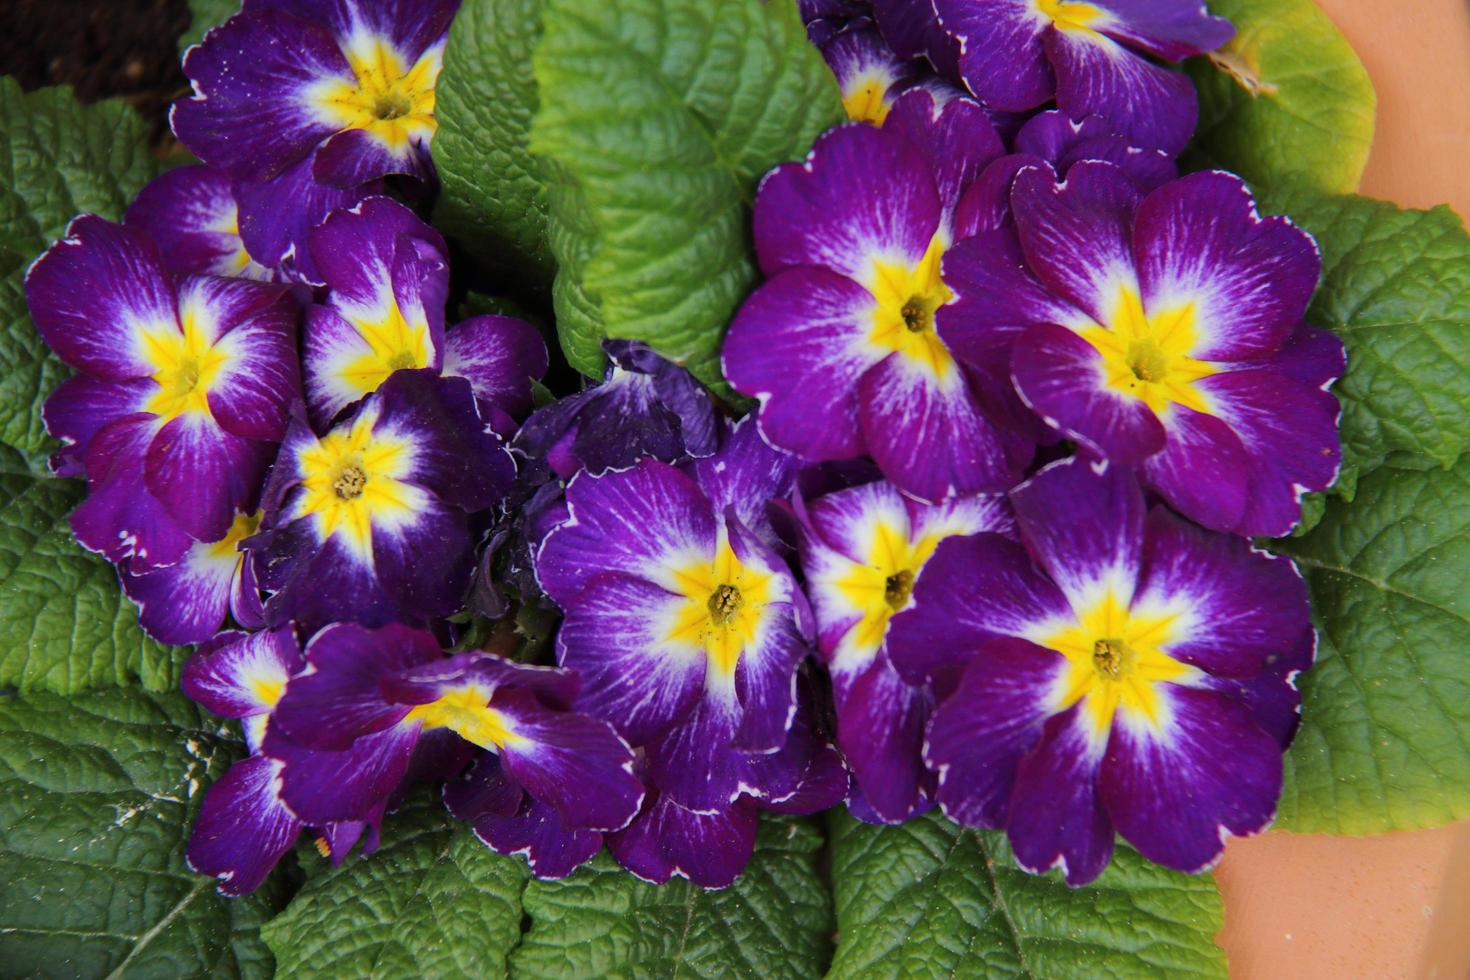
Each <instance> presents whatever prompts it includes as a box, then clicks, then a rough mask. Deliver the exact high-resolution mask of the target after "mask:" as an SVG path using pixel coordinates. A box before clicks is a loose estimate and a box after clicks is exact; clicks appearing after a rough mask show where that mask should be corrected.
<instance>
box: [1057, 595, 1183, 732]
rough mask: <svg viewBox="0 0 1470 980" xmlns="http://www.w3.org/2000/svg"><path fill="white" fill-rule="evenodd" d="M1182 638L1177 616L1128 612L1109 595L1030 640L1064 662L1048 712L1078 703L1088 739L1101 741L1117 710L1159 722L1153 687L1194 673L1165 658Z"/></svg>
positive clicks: (1159, 713)
mask: <svg viewBox="0 0 1470 980" xmlns="http://www.w3.org/2000/svg"><path fill="white" fill-rule="evenodd" d="M1183 634H1184V628H1183V623H1182V622H1181V616H1180V614H1179V613H1178V612H1171V611H1139V610H1136V609H1129V608H1128V607H1126V606H1124V605H1123V604H1122V603H1121V602H1119V601H1118V598H1117V596H1116V595H1115V594H1114V593H1113V592H1112V591H1111V590H1109V591H1108V592H1107V594H1106V595H1104V596H1103V598H1102V599H1100V600H1098V601H1096V602H1094V603H1092V604H1091V605H1090V606H1089V607H1087V608H1086V609H1084V610H1083V611H1082V612H1081V613H1079V614H1077V616H1076V619H1075V621H1074V622H1072V623H1070V624H1067V625H1065V626H1061V627H1059V628H1055V629H1052V630H1050V631H1046V632H1043V633H1042V634H1041V635H1038V636H1033V637H1030V639H1032V640H1033V641H1034V642H1036V643H1037V644H1039V645H1041V646H1044V647H1048V648H1049V649H1052V650H1055V651H1056V652H1057V653H1060V654H1061V655H1062V656H1063V657H1066V658H1067V669H1066V671H1065V672H1064V673H1063V675H1062V677H1061V679H1060V681H1059V682H1058V684H1057V687H1056V689H1055V690H1054V691H1053V697H1054V701H1053V705H1052V710H1054V711H1058V712H1060V711H1065V710H1066V709H1068V708H1070V707H1071V706H1072V705H1074V704H1076V703H1077V702H1078V701H1082V702H1084V703H1083V711H1084V713H1085V715H1086V717H1087V718H1088V720H1089V721H1090V723H1091V727H1092V730H1093V733H1094V734H1095V735H1096V736H1097V737H1098V738H1102V737H1103V736H1105V735H1106V734H1107V732H1108V731H1109V729H1110V728H1111V727H1112V723H1113V716H1114V715H1115V714H1116V713H1117V712H1118V711H1119V710H1120V709H1121V710H1123V711H1126V712H1129V713H1130V714H1131V717H1134V718H1136V719H1139V720H1141V721H1144V722H1147V723H1148V724H1150V725H1153V726H1158V725H1159V724H1160V723H1161V722H1162V721H1164V720H1165V719H1163V718H1162V712H1161V708H1160V704H1159V694H1158V690H1157V685H1159V684H1161V683H1166V682H1169V681H1177V680H1182V679H1184V678H1187V677H1188V676H1190V675H1191V674H1193V673H1194V672H1195V669H1194V668H1193V667H1190V666H1189V665H1188V664H1185V663H1182V662H1180V661H1178V660H1175V659H1174V658H1173V657H1172V656H1170V655H1169V653H1168V647H1169V645H1170V644H1171V643H1174V642H1177V641H1178V640H1179V639H1180V638H1181V637H1182V635H1183Z"/></svg>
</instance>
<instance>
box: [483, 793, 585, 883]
mask: <svg viewBox="0 0 1470 980" xmlns="http://www.w3.org/2000/svg"><path fill="white" fill-rule="evenodd" d="M473 823H474V827H475V836H476V837H478V838H479V839H480V840H481V841H483V842H484V844H485V846H486V847H489V848H490V849H491V850H492V851H495V852H496V853H497V854H524V855H525V856H526V863H527V864H528V865H530V867H531V873H532V874H534V875H535V876H536V877H537V878H543V879H546V878H551V879H555V878H565V877H566V876H567V875H569V874H571V873H572V872H573V871H575V870H576V869H577V868H578V867H580V866H581V865H583V864H585V863H586V862H588V861H590V860H592V856H593V855H594V854H596V853H597V852H598V851H599V850H600V849H601V848H602V834H601V833H599V832H598V831H595V830H582V829H576V830H572V829H568V827H567V826H566V824H565V823H563V822H562V818H561V817H560V816H559V815H558V814H557V811H556V809H555V808H554V807H552V806H551V804H549V803H541V802H539V801H536V800H532V799H529V798H528V799H526V800H524V801H523V802H522V804H521V808H520V810H519V811H518V812H516V813H513V814H509V815H504V814H498V813H484V814H481V815H480V816H479V817H476V818H475V819H474V821H473Z"/></svg>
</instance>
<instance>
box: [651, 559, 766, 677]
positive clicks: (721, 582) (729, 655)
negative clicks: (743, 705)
mask: <svg viewBox="0 0 1470 980" xmlns="http://www.w3.org/2000/svg"><path fill="white" fill-rule="evenodd" d="M774 578H775V576H774V575H772V574H771V573H770V572H766V571H763V570H761V569H759V568H753V567H751V566H749V565H745V564H742V563H741V561H740V559H739V558H737V557H736V556H735V551H734V549H732V548H731V547H730V543H729V542H728V541H727V540H724V539H723V537H722V539H721V541H720V544H719V547H718V548H717V549H716V551H715V555H714V558H713V560H709V561H694V562H690V563H688V564H685V565H683V566H681V567H679V568H677V569H675V570H674V571H673V573H672V583H671V584H672V586H673V591H675V592H677V593H678V594H680V595H682V596H683V597H684V601H683V602H681V603H680V604H679V607H678V609H677V611H676V613H675V615H674V617H673V621H672V623H671V624H670V626H669V628H668V633H667V635H666V637H665V639H666V640H667V641H669V642H673V643H678V644H683V645H692V646H697V647H701V648H703V650H704V653H705V656H706V658H707V660H706V663H707V664H708V671H707V673H706V677H707V678H708V679H709V680H710V681H711V682H713V683H715V684H716V685H717V686H719V685H724V684H727V683H729V682H730V681H731V680H733V678H734V676H735V667H736V665H737V664H738V663H739V662H740V655H741V653H743V652H744V650H745V649H746V647H748V646H749V645H751V644H752V643H754V642H755V639H756V634H757V632H758V630H759V628H760V622H761V615H762V613H763V612H764V610H765V607H766V606H767V604H769V603H770V601H771V600H772V598H773V592H774V590H773V580H774Z"/></svg>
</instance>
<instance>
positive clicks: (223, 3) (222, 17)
mask: <svg viewBox="0 0 1470 980" xmlns="http://www.w3.org/2000/svg"><path fill="white" fill-rule="evenodd" d="M239 12H240V0H189V29H188V30H187V31H185V32H184V36H183V37H181V38H179V50H180V51H184V50H185V49H187V48H188V47H189V45H191V44H198V43H199V42H200V41H202V40H204V35H205V34H206V33H207V32H208V31H209V29H210V28H211V27H218V26H219V25H220V24H223V23H224V22H225V21H227V20H229V19H230V18H231V17H233V16H235V15H236V14H238V13H239Z"/></svg>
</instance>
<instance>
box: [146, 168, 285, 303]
mask: <svg viewBox="0 0 1470 980" xmlns="http://www.w3.org/2000/svg"><path fill="white" fill-rule="evenodd" d="M123 221H124V223H125V224H127V225H128V226H129V227H133V228H141V229H142V230H143V231H145V232H146V233H147V234H148V236H149V237H150V238H152V239H153V240H154V241H155V242H157V243H158V245H159V250H160V252H161V253H162V257H163V261H164V263H165V265H166V266H167V267H168V269H169V271H170V272H175V273H178V274H180V275H210V276H242V277H244V278H246V279H261V280H265V279H269V278H270V275H271V273H270V270H269V269H267V268H266V266H268V265H274V264H275V262H274V261H271V260H267V261H266V262H265V263H264V264H262V263H260V262H257V261H255V260H254V259H253V258H252V257H251V254H250V253H249V252H248V251H247V250H246V246H245V243H244V242H243V241H242V240H241V227H240V220H239V214H238V210H237V208H236V206H235V196H234V194H232V193H231V191H230V178H229V176H228V175H227V174H225V173H224V172H223V171H220V170H215V169H213V168H211V167H205V166H188V167H175V168H174V169H172V170H168V171H165V172H164V173H162V174H161V175H159V176H158V177H157V178H155V179H154V180H153V181H152V182H151V183H150V184H149V185H148V186H147V187H144V188H143V189H142V190H141V191H139V192H138V196H137V197H136V198H135V199H134V200H133V203H132V204H130V205H128V213H127V216H126V217H125V218H124V219H123Z"/></svg>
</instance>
